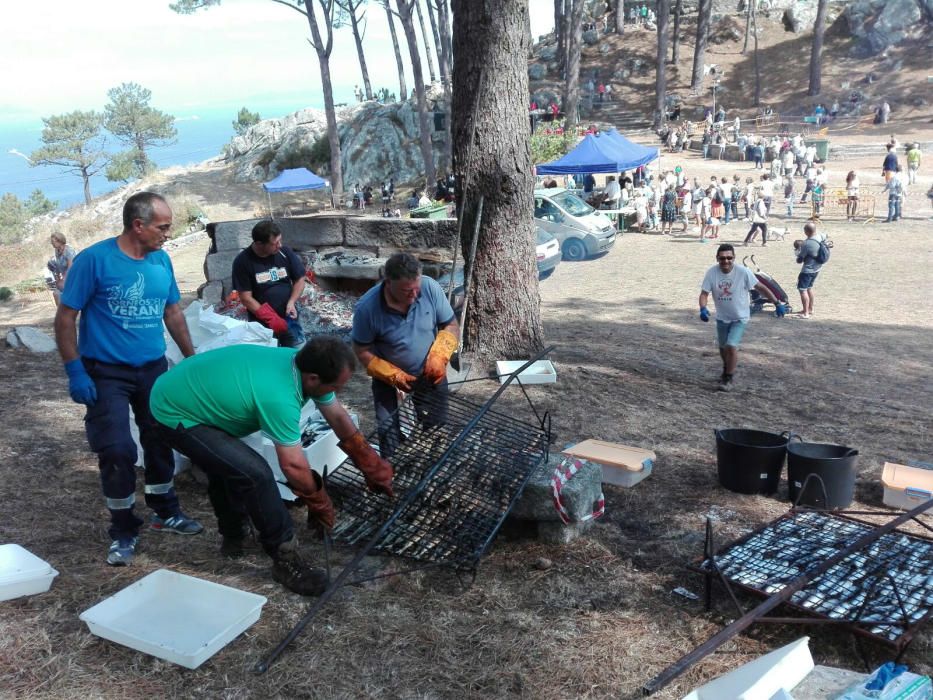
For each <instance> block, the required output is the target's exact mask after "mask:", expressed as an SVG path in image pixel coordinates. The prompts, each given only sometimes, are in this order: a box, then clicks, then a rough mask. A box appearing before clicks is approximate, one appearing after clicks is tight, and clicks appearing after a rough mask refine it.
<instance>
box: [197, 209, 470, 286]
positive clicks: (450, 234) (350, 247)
mask: <svg viewBox="0 0 933 700" xmlns="http://www.w3.org/2000/svg"><path fill="white" fill-rule="evenodd" d="M259 221H261V219H246V220H243V221H221V222H216V223H213V224H211V225H210V228H209V231H208V233H211V234H212V240H213V244H212V245H211V250H210V252H209V253H208V254H207V256H206V257H205V259H204V277H205V279H206V280H207V282H206V283H205V284H204V285H202V286H201V289H200V290H199V296H200V297H201V298H202V299H203V300H204V301H206V302H209V303H212V304H216V303H217V302H219V301H220V300H221V299H223V298H225V297H226V296H227V295H228V294H229V293H230V292H231V291H232V290H233V287H232V286H231V275H232V268H233V259H234V258H235V257H236V256H237V255H238V254H239V252H240V251H241V250H243V249H244V248H245V247H246V246H248V245H250V243H252V237H251V231H252V230H253V226H255V225H256V224H257V223H258V222H259ZM275 221H276V223H277V224H278V225H279V226H280V227H281V229H282V240H283V241H284V243H285V245H287V246H288V247H290V248H292V249H294V250H295V251H296V252H298V253H299V254H300V253H309V252H312V251H313V252H316V253H318V254H319V257H320V256H323V255H326V254H328V253H343V254H345V259H346V260H350V261H351V262H350V264H348V263H346V262H342V263H334V262H333V260H334V258H333V257H331V258H329V259H328V260H323V259H320V260H319V261H318V262H317V263H315V265H314V266H313V267H312V269H313V271H314V273H315V275H316V276H318V277H319V278H322V281H323V282H324V283H325V284H326V283H327V280H328V278H334V279H336V278H342V279H372V280H375V279H378V276H379V271H380V268H381V265H382V263H384V262H385V259H386V258H388V257H389V256H390V255H392V253H395V252H398V251H407V252H410V253H412V254H414V255H416V256H417V257H419V258H422V259H426V260H434V261H445V260H449V259H450V256H451V252H452V251H453V248H454V244H455V241H456V238H457V221H456V219H438V220H432V219H384V218H382V217H366V216H343V215H334V216H314V217H305V218H297V219H281V218H280V219H276V220H275ZM354 257H359V258H360V262H359V263H358V264H352V259H353V258H354Z"/></svg>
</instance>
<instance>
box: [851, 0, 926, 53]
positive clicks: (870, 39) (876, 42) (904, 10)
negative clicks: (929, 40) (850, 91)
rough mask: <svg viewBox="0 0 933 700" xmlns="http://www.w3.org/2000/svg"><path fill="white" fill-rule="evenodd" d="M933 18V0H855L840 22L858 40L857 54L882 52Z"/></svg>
mask: <svg viewBox="0 0 933 700" xmlns="http://www.w3.org/2000/svg"><path fill="white" fill-rule="evenodd" d="M931 19H933V0H854V2H851V3H849V4H847V5H846V8H845V10H843V12H842V15H841V18H840V21H843V22H845V24H846V29H847V30H848V32H849V33H850V34H852V36H854V37H855V38H856V39H857V40H858V41H857V43H856V45H855V49H854V53H855V54H856V55H857V56H862V57H865V56H874V55H876V54H879V53H882V52H883V51H885V49H887V48H888V47H890V46H894V45H896V44H898V43H900V42H902V41H903V40H904V39H906V38H908V37H909V36H911V35H913V34H916V33H918V32H920V31H922V30H923V29H924V28H925V25H928V24H929V22H930V20H931Z"/></svg>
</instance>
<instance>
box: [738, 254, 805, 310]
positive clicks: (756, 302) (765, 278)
mask: <svg viewBox="0 0 933 700" xmlns="http://www.w3.org/2000/svg"><path fill="white" fill-rule="evenodd" d="M749 260H751V261H752V264H751V265H749V264H748V261H749ZM742 264H743V265H745V267H747V268H749V269H750V270H751V271H752V272H754V273H755V277H757V278H758V281H759V282H761V283H762V284H763V285H764V286H766V287H767V288H768V289H769V290H771V293H772V294H773V295H774V296H775V297H777V300H778V301H779V302H781V303H782V304H784V305H785V306H786V307H787V313H790V312H791V311H793V309H792V308H791V305H790V300H789V299H788V298H787V292H785V291H784V289H783V288H782V287H781V285H780V284H779V283H778V281H777V280H776V279H774V278H773V277H772V276H771V275H769V274H768V273H767V272H764V271H763V270H762V269H761V268H760V267H759V266H758V262H757V261H756V260H755V256H754V255H751V256H746V257H744V258H742ZM765 304H771V302H770V301H768V300H767V299H766V298H765V297H763V296H762V295H761V293H760V292H759V291H758V290H757V289H753V290H752V291H751V312H752V313H753V314H756V313H758V312H759V311H761V310H762V309H763V308H764V307H765ZM772 306H773V304H772Z"/></svg>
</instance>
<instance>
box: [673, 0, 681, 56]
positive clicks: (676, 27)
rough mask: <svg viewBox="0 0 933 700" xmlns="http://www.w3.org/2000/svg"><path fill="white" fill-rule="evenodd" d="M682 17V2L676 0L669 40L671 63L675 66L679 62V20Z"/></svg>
mask: <svg viewBox="0 0 933 700" xmlns="http://www.w3.org/2000/svg"><path fill="white" fill-rule="evenodd" d="M683 16H684V0H677V2H676V3H675V4H674V36H673V37H672V39H671V43H672V44H673V48H672V49H671V63H673V64H674V65H675V66H676V65H677V62H678V61H679V60H680V20H681V18H682V17H683Z"/></svg>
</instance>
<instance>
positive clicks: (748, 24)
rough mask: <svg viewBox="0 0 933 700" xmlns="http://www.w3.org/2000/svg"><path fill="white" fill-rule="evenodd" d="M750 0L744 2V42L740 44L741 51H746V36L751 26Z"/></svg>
mask: <svg viewBox="0 0 933 700" xmlns="http://www.w3.org/2000/svg"><path fill="white" fill-rule="evenodd" d="M752 1H753V0H749V1H748V2H746V3H745V42H744V43H743V44H742V53H743V54H745V53H747V52H748V36H749V33H750V32H751V27H752Z"/></svg>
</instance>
